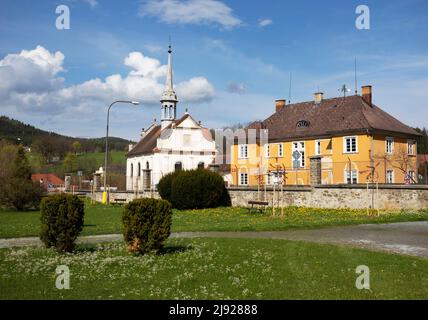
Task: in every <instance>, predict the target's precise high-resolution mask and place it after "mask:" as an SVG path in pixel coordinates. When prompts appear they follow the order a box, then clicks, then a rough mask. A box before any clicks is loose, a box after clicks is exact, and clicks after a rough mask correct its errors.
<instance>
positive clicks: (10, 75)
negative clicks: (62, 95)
mask: <svg viewBox="0 0 428 320" xmlns="http://www.w3.org/2000/svg"><path fill="white" fill-rule="evenodd" d="M63 62H64V55H63V54H62V53H61V52H59V51H57V52H55V53H50V52H49V51H48V50H46V49H45V48H43V47H41V46H37V47H36V48H35V49H33V50H29V51H27V50H22V51H21V52H20V53H18V54H16V53H13V54H8V55H7V56H6V57H4V58H3V59H2V60H0V96H1V97H3V98H4V97H7V96H8V95H9V94H10V93H11V92H18V93H25V92H33V93H34V92H46V91H51V90H55V89H57V88H58V87H60V86H61V85H62V83H63V79H62V78H61V77H57V74H58V73H59V72H61V71H64V69H63V66H62V65H63Z"/></svg>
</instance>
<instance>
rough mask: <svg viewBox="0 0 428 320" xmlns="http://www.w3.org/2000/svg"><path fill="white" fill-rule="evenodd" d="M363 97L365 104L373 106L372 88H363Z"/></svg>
mask: <svg viewBox="0 0 428 320" xmlns="http://www.w3.org/2000/svg"><path fill="white" fill-rule="evenodd" d="M361 89H362V96H363V99H364V101H365V102H367V103H368V104H369V105H370V106H371V105H372V86H363V87H361Z"/></svg>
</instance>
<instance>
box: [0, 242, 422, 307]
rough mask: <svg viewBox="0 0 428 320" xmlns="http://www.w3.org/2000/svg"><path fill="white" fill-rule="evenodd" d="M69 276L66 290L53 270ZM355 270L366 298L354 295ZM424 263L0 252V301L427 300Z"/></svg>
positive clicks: (85, 250)
mask: <svg viewBox="0 0 428 320" xmlns="http://www.w3.org/2000/svg"><path fill="white" fill-rule="evenodd" d="M59 265H66V266H68V267H69V268H70V273H71V276H70V286H71V289H70V290H58V289H56V288H55V279H56V273H55V269H56V267H57V266H59ZM359 265H367V266H368V267H369V268H370V284H371V290H370V291H368V290H358V289H356V287H355V280H356V278H357V274H356V273H355V269H356V267H357V266H359ZM427 270H428V261H426V260H422V259H418V258H412V257H404V256H400V255H393V254H386V253H378V252H370V251H366V250H361V249H351V248H348V247H339V246H331V245H320V244H311V243H303V242H291V241H284V240H265V239H257V240H253V239H251V240H248V239H245V240H244V239H193V240H190V239H172V240H169V241H168V243H167V247H166V248H165V250H164V252H163V253H162V254H160V255H157V256H143V257H139V256H133V255H130V254H128V253H127V252H126V250H125V245H124V244H123V243H111V244H103V245H97V246H95V245H93V246H84V247H79V250H78V251H77V253H75V254H58V253H56V252H55V251H53V250H48V249H44V248H41V247H27V248H18V249H1V250H0V299H428V272H427Z"/></svg>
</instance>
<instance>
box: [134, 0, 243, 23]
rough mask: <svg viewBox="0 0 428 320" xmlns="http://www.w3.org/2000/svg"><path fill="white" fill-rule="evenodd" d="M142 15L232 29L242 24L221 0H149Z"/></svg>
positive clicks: (166, 21) (141, 12)
mask: <svg viewBox="0 0 428 320" xmlns="http://www.w3.org/2000/svg"><path fill="white" fill-rule="evenodd" d="M139 15H140V16H155V17H158V18H159V20H160V21H162V22H165V23H181V24H215V25H219V26H221V27H222V28H224V29H231V28H234V27H237V26H239V25H241V24H242V21H241V20H240V19H239V18H237V17H235V16H234V15H233V10H232V9H231V8H230V7H229V6H227V5H226V4H225V3H223V2H221V1H219V0H185V1H179V0H147V1H146V2H145V3H144V4H143V5H142V6H141V7H140V9H139Z"/></svg>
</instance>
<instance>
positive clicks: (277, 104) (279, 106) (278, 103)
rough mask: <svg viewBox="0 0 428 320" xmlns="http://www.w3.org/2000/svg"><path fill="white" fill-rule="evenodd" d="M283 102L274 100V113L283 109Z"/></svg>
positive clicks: (282, 100)
mask: <svg viewBox="0 0 428 320" xmlns="http://www.w3.org/2000/svg"><path fill="white" fill-rule="evenodd" d="M285 104H286V102H285V100H284V99H280V100H275V111H276V112H278V111H280V110H281V109H283V108H285Z"/></svg>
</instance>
